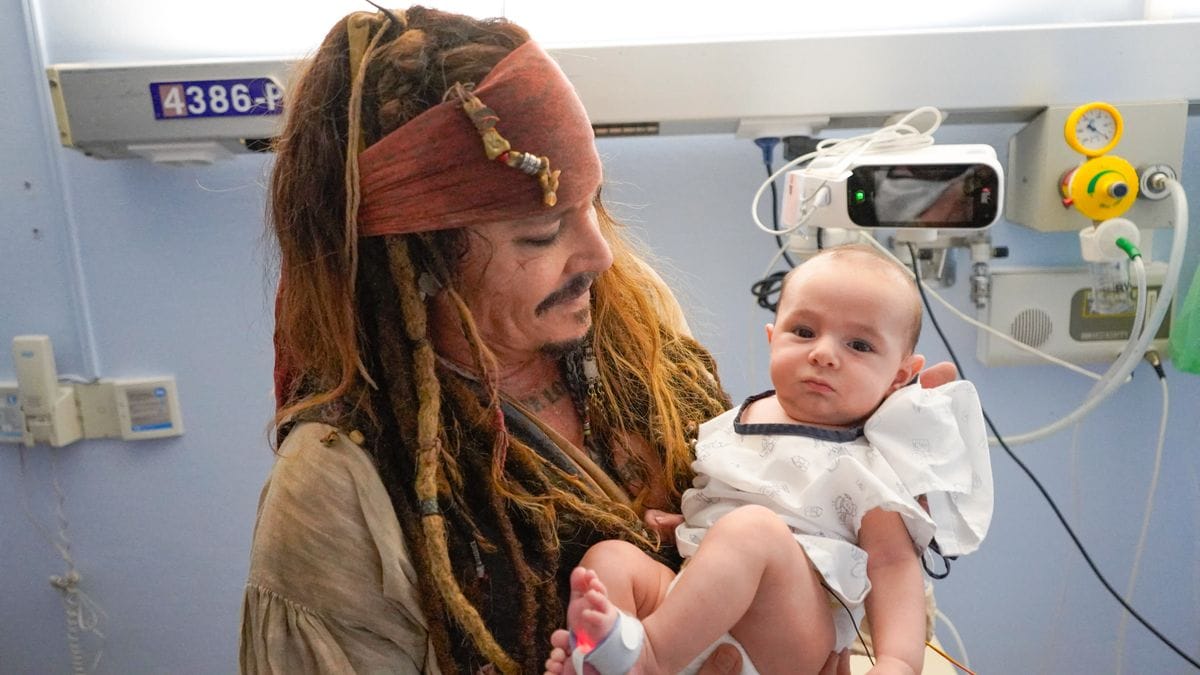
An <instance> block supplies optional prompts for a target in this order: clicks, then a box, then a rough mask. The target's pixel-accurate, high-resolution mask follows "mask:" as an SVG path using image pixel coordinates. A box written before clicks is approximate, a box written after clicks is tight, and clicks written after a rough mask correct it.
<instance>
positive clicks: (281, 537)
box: [239, 422, 440, 674]
mask: <svg viewBox="0 0 1200 675" xmlns="http://www.w3.org/2000/svg"><path fill="white" fill-rule="evenodd" d="M333 431H335V430H334V428H333V427H330V426H327V425H324V424H318V423H312V422H310V423H305V424H300V425H298V426H297V427H296V428H295V429H293V430H292V432H291V433H290V434H288V437H287V439H285V440H284V442H283V445H282V447H280V449H279V456H278V459H277V460H276V462H275V466H274V467H273V468H272V470H271V474H270V477H269V478H268V479H267V484H266V485H265V486H264V487H263V491H262V495H261V496H260V497H259V503H258V521H257V524H256V525H255V529H254V544H253V546H252V548H251V553H250V574H249V580H248V581H247V583H246V594H245V600H244V604H243V606H242V634H241V648H240V656H239V659H240V663H241V670H242V672H243V673H289V674H290V673H351V672H354V673H440V671H439V669H438V667H437V660H436V658H435V656H434V651H433V647H432V645H431V644H430V642H429V637H428V631H427V628H426V627H427V624H426V622H425V616H424V614H423V612H422V611H421V605H420V602H419V601H418V591H417V573H416V570H415V569H414V567H413V564H412V562H411V560H410V558H409V554H408V550H407V548H406V546H405V543H404V537H403V535H402V534H401V532H400V523H399V520H398V519H397V518H396V513H395V511H394V510H393V508H392V502H391V499H390V498H389V497H388V494H387V490H386V489H385V488H384V486H383V482H382V481H381V480H380V479H379V474H378V473H377V472H376V470H375V466H374V465H373V464H372V462H371V460H370V458H369V457H368V456H367V453H366V452H365V451H364V450H363V449H362V448H361V447H359V446H357V445H355V444H354V443H351V442H350V441H349V440H348V439H346V438H345V437H344V436H342V435H341V434H335V437H336V439H337V440H336V441H334V442H333V443H332V444H330V445H328V446H326V445H324V444H323V443H322V442H321V439H322V438H325V437H326V436H327V435H329V434H330V432H333Z"/></svg>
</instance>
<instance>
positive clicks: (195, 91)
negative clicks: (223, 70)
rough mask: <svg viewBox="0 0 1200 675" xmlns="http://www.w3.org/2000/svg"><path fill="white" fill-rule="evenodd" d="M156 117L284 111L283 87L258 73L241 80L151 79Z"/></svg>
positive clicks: (263, 113)
mask: <svg viewBox="0 0 1200 675" xmlns="http://www.w3.org/2000/svg"><path fill="white" fill-rule="evenodd" d="M150 100H151V101H153V103H154V118H155V119H160V120H174V119H188V118H192V117H241V116H244V115H278V114H280V113H282V112H283V87H280V86H279V84H278V83H277V82H275V80H272V79H270V78H267V77H257V78H249V79H241V80H195V81H191V82H151V83H150Z"/></svg>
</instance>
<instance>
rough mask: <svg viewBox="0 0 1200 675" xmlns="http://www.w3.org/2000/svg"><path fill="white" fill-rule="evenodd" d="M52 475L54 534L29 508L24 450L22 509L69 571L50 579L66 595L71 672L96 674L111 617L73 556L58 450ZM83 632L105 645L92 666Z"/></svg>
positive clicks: (52, 459)
mask: <svg viewBox="0 0 1200 675" xmlns="http://www.w3.org/2000/svg"><path fill="white" fill-rule="evenodd" d="M49 450H50V453H49V457H50V475H51V480H52V482H53V485H54V494H55V498H56V503H55V515H56V516H57V518H58V532H56V533H55V534H54V535H51V533H50V532H49V531H48V530H47V529H46V528H45V526H43V525H42V524H41V523H40V522H38V520H37V519H36V518H34V516H33V513H32V512H31V511H30V508H29V493H28V490H27V489H26V487H25V485H26V483H25V478H26V473H25V449H24V447H22V448H20V471H21V480H22V497H23V499H22V506H23V507H24V510H25V517H26V518H27V519H29V522H31V523H33V526H34V527H35V528H37V530H38V532H40V533H41V535H42V536H43V537H44V538H45V539H46V541H48V542H49V543H50V545H51V546H53V547H54V549H55V550H56V551H57V552H58V555H59V557H60V558H62V560H63V562H64V563H66V565H67V571H66V573H65V574H62V575H57V574H56V575H52V576H51V577H50V585H51V586H53V587H54V588H55V589H57V590H58V591H59V593H60V594H61V595H62V601H63V608H64V610H65V611H66V618H67V651H68V653H69V654H70V658H71V672H72V673H73V675H85V674H86V673H88V672H91V671H94V670H95V669H96V667H97V666H98V665H99V664H100V658H101V656H103V654H104V649H103V640H104V633H102V632H101V631H100V628H99V625H100V622H101V621H102V620H103V619H104V618H105V617H106V616H107V615H106V614H105V612H104V610H103V609H102V608H101V607H100V606H99V605H98V604H96V602H95V601H93V600H92V599H91V598H90V597H88V595H87V594H86V593H84V592H83V591H82V590H81V589H80V588H79V585H80V583H81V582H82V581H83V577H82V576H81V575H80V574H79V571H78V570H77V569H76V568H75V559H74V557H72V555H71V539H70V538H69V537H68V536H67V528H68V522H67V512H66V493H65V492H64V491H63V489H62V485H61V484H60V483H59V482H58V463H57V461H56V459H55V457H56V452H55V449H54V448H50V449H49ZM81 633H91V634H93V635H95V636H96V637H97V638H98V639H99V640H100V642H101V646H100V647H98V648H97V650H96V657H95V658H94V659H93V660H92V663H91V666H90V667H89V666H88V665H87V663H86V660H85V655H84V646H83V642H82V635H81Z"/></svg>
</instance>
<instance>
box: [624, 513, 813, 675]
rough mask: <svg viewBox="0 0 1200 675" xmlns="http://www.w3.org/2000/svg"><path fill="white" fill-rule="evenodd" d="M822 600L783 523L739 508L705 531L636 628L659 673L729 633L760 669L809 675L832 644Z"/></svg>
mask: <svg viewBox="0 0 1200 675" xmlns="http://www.w3.org/2000/svg"><path fill="white" fill-rule="evenodd" d="M825 597H826V596H825V591H824V589H823V588H822V587H821V583H820V579H819V578H818V575H817V573H816V572H815V571H814V570H813V568H812V566H811V565H810V564H809V561H808V556H806V555H805V554H804V550H803V549H802V548H800V545H799V544H797V543H796V540H795V539H794V538H793V537H792V533H791V531H790V530H789V529H788V527H787V525H786V524H784V522H783V520H782V519H781V518H779V516H777V515H776V514H775V513H774V512H772V511H771V510H770V509H767V508H765V507H760V506H744V507H741V508H738V509H737V510H735V511H733V512H731V513H729V514H728V515H726V516H724V517H722V518H721V519H720V520H718V521H717V523H716V524H715V525H714V526H713V527H712V528H711V529H709V531H708V533H707V534H706V535H705V536H704V540H703V541H702V542H701V544H700V548H699V550H697V552H696V554H695V555H694V556H693V557H692V559H691V561H690V562H688V565H687V569H686V574H684V575H683V576H682V577H680V579H679V583H678V584H676V587H675V589H674V590H673V591H671V595H670V597H669V598H668V599H667V600H666V601H665V602H663V603H662V605H661V606H660V607H659V608H658V609H657V610H656V611H655V612H654V613H653V614H652V615H651V616H649V617H648V618H646V619H645V620H644V621H643V623H644V624H645V626H646V634H647V639H648V641H649V642H650V643H651V644H652V645H653V646H654V649H653V651H654V656H655V660H656V661H657V662H658V665H659V666H661V667H662V669H663V670H664V671H667V672H678V671H679V670H680V669H682V668H683V667H684V666H686V665H687V664H688V663H689V662H690V661H691V660H692V659H693V658H694V657H695V656H696V655H697V654H699V653H700V652H701V651H702V650H703V649H704V648H705V647H707V646H708V645H709V644H711V643H712V642H714V641H715V640H717V639H718V638H719V637H720V636H721V635H722V634H724V633H725V632H726V631H729V632H731V633H732V634H733V636H734V637H735V638H737V639H738V641H739V642H741V643H742V646H743V647H745V648H746V651H747V652H748V653H749V654H750V659H751V660H752V661H753V662H754V665H755V666H756V667H757V668H758V670H759V671H760V672H762V673H798V672H805V673H813V672H817V671H818V670H820V668H821V667H822V666H823V665H824V664H825V662H826V660H827V659H828V658H829V655H830V651H831V650H832V648H833V642H834V630H833V620H832V617H831V615H830V612H829V607H828V604H827V601H826V599H825Z"/></svg>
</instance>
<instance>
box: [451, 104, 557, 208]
mask: <svg viewBox="0 0 1200 675" xmlns="http://www.w3.org/2000/svg"><path fill="white" fill-rule="evenodd" d="M446 94H447V98H449V97H450V96H454V97H455V98H457V99H458V100H459V102H460V103H461V104H462V108H463V110H464V111H465V112H466V113H467V116H468V117H470V118H471V123H472V124H474V125H475V129H476V130H477V131H478V132H479V136H480V138H482V139H483V149H484V151H485V152H486V153H487V157H488V159H494V160H499V161H501V162H504V163H505V164H507V165H508V166H510V167H512V168H514V169H517V170H518V171H521V172H522V173H526V174H529V175H530V176H537V179H538V185H541V186H542V204H545V205H546V206H554V205H555V204H556V203H557V202H558V195H557V194H555V193H556V191H557V190H558V175H559V173H561V172H560V171H559V170H554V171H551V170H550V160H549V159H548V158H546V157H538V156H536V155H534V154H533V153H529V152H521V151H520V150H513V149H512V146H511V145H509V143H508V141H507V140H505V139H504V137H503V136H501V135H500V132H499V131H496V123H497V122H499V121H500V118H499V117H497V116H496V111H494V110H492V109H491V108H489V107H487V106H486V105H484V103H483V101H480V100H479V97H477V96H476V95H475V94H473V93H472V92H471V90H470V89H469V88H468V86H464V85H463V84H462V83H461V82H455V83H454V86H453V87H451V88H450V91H448V92H446Z"/></svg>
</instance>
